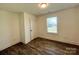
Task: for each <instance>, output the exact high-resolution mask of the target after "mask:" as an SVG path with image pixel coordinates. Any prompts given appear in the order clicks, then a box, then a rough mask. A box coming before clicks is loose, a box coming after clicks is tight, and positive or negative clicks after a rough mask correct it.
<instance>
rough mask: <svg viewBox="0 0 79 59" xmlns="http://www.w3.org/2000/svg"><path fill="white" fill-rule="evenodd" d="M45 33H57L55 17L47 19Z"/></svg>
mask: <svg viewBox="0 0 79 59" xmlns="http://www.w3.org/2000/svg"><path fill="white" fill-rule="evenodd" d="M47 32H48V33H57V17H50V18H47Z"/></svg>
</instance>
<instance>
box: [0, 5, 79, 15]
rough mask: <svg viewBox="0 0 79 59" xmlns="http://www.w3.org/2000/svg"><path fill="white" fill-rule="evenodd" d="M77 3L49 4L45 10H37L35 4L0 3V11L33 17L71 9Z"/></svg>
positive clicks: (37, 7)
mask: <svg viewBox="0 0 79 59" xmlns="http://www.w3.org/2000/svg"><path fill="white" fill-rule="evenodd" d="M77 5H79V4H78V3H50V4H48V7H47V8H45V9H41V8H39V6H38V4H37V3H0V9H2V10H8V11H13V12H28V13H32V14H35V15H41V14H46V13H50V12H56V11H59V10H62V9H66V8H71V7H75V6H77Z"/></svg>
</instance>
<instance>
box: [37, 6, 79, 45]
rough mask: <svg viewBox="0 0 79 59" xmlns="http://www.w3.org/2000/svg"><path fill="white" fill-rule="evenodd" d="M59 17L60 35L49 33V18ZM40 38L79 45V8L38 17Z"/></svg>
mask: <svg viewBox="0 0 79 59" xmlns="http://www.w3.org/2000/svg"><path fill="white" fill-rule="evenodd" d="M51 16H58V34H50V33H47V29H46V19H47V17H51ZM37 25H38V37H43V38H47V39H51V40H56V41H61V42H66V43H71V44H75V45H79V7H76V8H71V9H66V10H62V11H59V12H56V13H51V14H47V15H43V16H39V17H38V23H37Z"/></svg>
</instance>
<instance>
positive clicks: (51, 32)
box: [46, 16, 59, 34]
mask: <svg viewBox="0 0 79 59" xmlns="http://www.w3.org/2000/svg"><path fill="white" fill-rule="evenodd" d="M52 17H57V32H56V33H54V32H48V22H47V19H48V18H52ZM58 24H59V22H58V16H51V17H47V18H46V27H47V28H46V31H47V33H48V34H58Z"/></svg>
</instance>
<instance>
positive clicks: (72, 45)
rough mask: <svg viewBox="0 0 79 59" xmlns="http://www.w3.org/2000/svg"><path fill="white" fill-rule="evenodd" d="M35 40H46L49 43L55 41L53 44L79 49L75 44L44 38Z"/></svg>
mask: <svg viewBox="0 0 79 59" xmlns="http://www.w3.org/2000/svg"><path fill="white" fill-rule="evenodd" d="M35 39H45V40H48V41H53V42H56V43H59V44H63V45H66V46H68V47H75V48H79V46H78V45H75V44H70V43H65V42H60V41H55V40H51V39H47V38H43V37H37V38H35Z"/></svg>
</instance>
